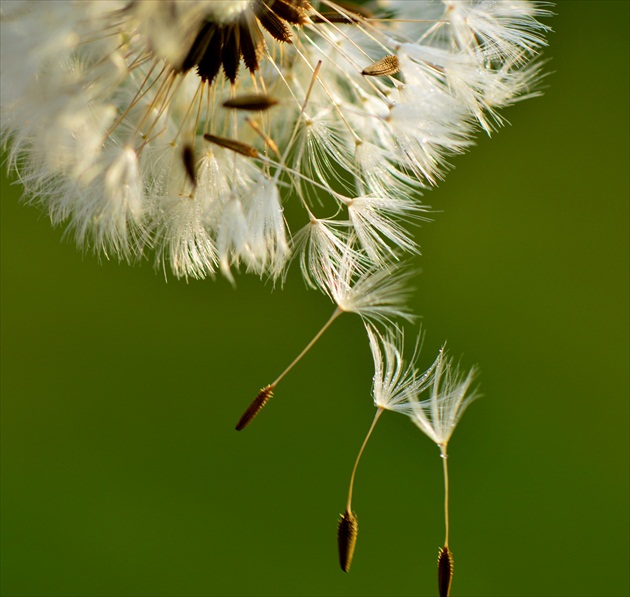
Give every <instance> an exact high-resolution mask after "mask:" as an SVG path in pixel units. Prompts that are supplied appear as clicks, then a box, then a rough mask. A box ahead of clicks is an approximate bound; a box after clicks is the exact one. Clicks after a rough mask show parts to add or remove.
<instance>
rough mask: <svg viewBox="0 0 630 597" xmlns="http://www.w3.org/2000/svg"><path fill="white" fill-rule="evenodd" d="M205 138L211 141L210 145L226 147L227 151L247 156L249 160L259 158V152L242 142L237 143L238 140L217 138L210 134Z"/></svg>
mask: <svg viewBox="0 0 630 597" xmlns="http://www.w3.org/2000/svg"><path fill="white" fill-rule="evenodd" d="M203 138H204V139H205V140H206V141H210V143H214V144H216V145H220V146H221V147H225V148H226V149H231V150H232V151H235V152H236V153H240V154H241V155H244V156H247V157H248V158H257V157H258V150H257V149H256V148H255V147H252V146H251V145H248V144H247V143H243V142H242V141H237V140H236V139H228V138H227V137H217V136H216V135H210V134H209V133H206V134H205V135H204V136H203Z"/></svg>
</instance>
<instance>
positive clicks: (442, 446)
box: [440, 444, 449, 547]
mask: <svg viewBox="0 0 630 597" xmlns="http://www.w3.org/2000/svg"><path fill="white" fill-rule="evenodd" d="M440 455H441V456H442V467H443V469H444V529H445V533H446V537H445V539H444V547H448V530H449V520H448V519H449V516H448V454H447V453H446V444H440Z"/></svg>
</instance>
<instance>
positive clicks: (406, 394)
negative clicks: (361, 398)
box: [365, 324, 439, 415]
mask: <svg viewBox="0 0 630 597" xmlns="http://www.w3.org/2000/svg"><path fill="white" fill-rule="evenodd" d="M365 329H366V331H367V334H368V338H369V340H370V350H371V351H372V359H373V360H374V378H373V380H372V397H373V399H374V405H375V406H376V407H377V408H380V409H384V410H391V411H394V412H398V413H402V414H405V415H411V414H412V413H413V412H414V404H415V403H414V399H415V397H416V396H417V395H419V394H421V393H422V392H424V391H425V390H426V389H427V388H428V387H429V386H430V385H431V383H432V381H433V378H434V373H435V369H436V366H437V364H438V360H437V359H436V360H435V361H434V362H433V364H432V365H431V366H430V367H429V368H428V369H427V370H426V371H424V372H422V373H421V372H420V371H419V369H418V368H417V366H416V362H417V360H418V357H419V354H420V347H421V344H422V334H419V335H418V337H417V340H416V345H415V348H414V351H413V354H412V356H411V358H410V359H409V361H408V362H407V361H405V358H404V354H403V351H404V340H405V337H404V333H403V331H402V330H401V329H400V328H399V327H397V326H394V327H391V328H387V329H386V330H385V332H381V331H380V330H378V329H377V328H376V327H374V326H373V325H371V324H366V326H365ZM438 359H439V357H438Z"/></svg>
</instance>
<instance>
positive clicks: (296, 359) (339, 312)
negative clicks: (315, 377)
mask: <svg viewBox="0 0 630 597" xmlns="http://www.w3.org/2000/svg"><path fill="white" fill-rule="evenodd" d="M342 313H343V311H342V310H341V309H340V308H339V307H337V308H336V309H335V311H334V313H333V314H332V315H331V316H330V319H329V320H328V321H327V322H326V323H325V324H324V326H323V327H322V329H321V330H319V332H317V334H315V337H314V338H313V339H312V340H311V341H310V342H309V343H308V344H307V345H306V347H305V348H304V350H303V351H302V352H301V353H300V354H299V355H298V356H297V357H295V358H294V359H293V361H292V362H291V364H290V365H289V366H288V367H287V368H286V369H285V370H284V371H283V372H282V373H281V374H280V375H279V376H278V378H277V379H276V381H274V382H273V383H272V384H271V386H272V387H274V388H275V387H276V386H277V385H278V384H279V383H280V380H282V378H283V377H284V376H285V375H286V374H287V373H288V372H289V371H291V369H293V367H295V365H297V363H298V362H299V361H300V359H301V358H302V357H303V356H304V355H305V354H306V353H307V352H308V351H309V350H310V349H311V348H312V347H313V344H315V342H317V341H318V340H319V339H320V338H321V336H322V334H323V333H324V332H325V331H326V330H327V329H328V328H329V327H330V325H331V324H332V322H333V321H335V319H337V317H339V316H340V315H341V314H342Z"/></svg>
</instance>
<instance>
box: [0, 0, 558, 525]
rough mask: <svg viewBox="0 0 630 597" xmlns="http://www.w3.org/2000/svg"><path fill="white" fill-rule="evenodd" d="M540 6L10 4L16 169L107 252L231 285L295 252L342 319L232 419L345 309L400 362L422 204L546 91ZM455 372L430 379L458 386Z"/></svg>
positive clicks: (7, 132)
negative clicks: (458, 161)
mask: <svg viewBox="0 0 630 597" xmlns="http://www.w3.org/2000/svg"><path fill="white" fill-rule="evenodd" d="M548 14H549V12H548V9H547V7H546V5H545V3H543V2H538V1H534V0H496V1H489V0H364V1H360V2H356V0H355V2H354V3H350V2H346V1H345V0H338V1H332V0H313V1H307V0H161V1H159V2H158V1H154V0H50V1H47V2H38V1H36V0H3V1H2V3H1V4H0V52H1V59H0V134H1V135H2V140H3V142H4V144H5V146H6V147H7V148H8V153H7V156H8V157H7V163H8V167H9V169H12V170H14V171H16V172H17V174H18V177H19V180H20V182H21V184H22V185H23V187H24V190H25V198H26V200H27V201H30V202H32V203H37V204H39V205H40V206H41V207H42V208H43V209H44V210H46V211H47V213H48V214H49V216H50V219H51V221H52V223H53V224H63V225H64V226H65V229H66V231H67V234H69V235H70V236H71V237H73V238H74V239H75V241H76V243H77V245H78V246H79V247H81V248H83V249H86V250H90V251H94V252H95V253H97V254H99V255H102V256H105V257H107V258H118V259H122V260H128V261H134V260H138V259H144V258H149V259H151V260H153V261H154V262H155V265H156V267H158V268H160V269H163V270H164V271H165V272H168V271H170V272H172V273H173V274H174V275H175V276H176V277H183V278H191V277H192V278H205V277H207V276H213V275H214V274H215V273H221V274H222V275H224V276H225V277H226V278H227V279H229V280H230V281H231V282H233V283H234V282H235V273H236V272H237V271H239V270H242V271H244V272H251V273H253V274H255V275H258V276H260V277H262V278H265V279H271V280H273V281H274V282H276V281H279V282H281V283H282V282H284V281H285V279H286V272H287V270H288V268H289V267H291V265H293V264H296V263H299V268H300V270H301V272H302V275H303V277H304V280H305V281H306V283H307V284H308V285H309V286H311V287H313V288H315V289H318V290H320V291H321V292H323V293H324V294H325V295H326V296H327V297H328V298H330V299H331V301H332V302H333V303H334V305H335V309H334V312H333V314H332V316H331V318H330V320H329V321H328V322H327V323H326V324H325V325H324V327H323V328H322V330H321V332H320V333H319V334H318V335H317V336H316V338H314V339H313V341H311V343H309V345H307V347H306V348H305V350H304V351H303V353H302V354H301V355H299V356H298V358H297V359H296V360H295V361H294V362H293V363H292V364H291V365H290V366H289V367H288V368H287V369H286V370H285V372H283V373H282V374H281V375H280V376H279V377H278V378H277V379H276V381H275V382H273V383H272V384H270V385H268V386H266V387H265V388H264V389H263V390H261V392H260V394H259V395H258V397H257V398H256V400H255V401H254V403H252V405H251V406H250V408H249V409H248V410H247V411H246V413H245V414H244V415H243V417H242V418H241V421H239V424H238V425H237V428H238V429H242V428H244V427H245V426H247V425H248V424H249V423H250V422H251V420H252V419H253V418H254V417H255V416H256V415H257V414H258V412H259V411H260V409H261V408H262V407H263V406H264V405H265V404H266V403H267V402H268V400H269V398H270V397H271V396H272V394H273V390H274V389H275V387H276V385H277V384H278V383H279V381H280V379H282V377H283V376H284V375H285V374H286V373H287V372H288V371H289V370H290V369H291V368H292V367H293V366H294V365H295V363H296V362H297V361H299V359H300V358H301V356H303V354H305V353H306V351H307V350H308V349H309V348H310V347H311V346H312V345H313V343H314V342H315V341H316V340H317V338H318V337H319V336H320V335H321V333H323V331H324V330H325V329H326V328H327V327H328V326H329V325H330V324H331V323H332V322H333V321H334V320H335V319H336V318H337V317H338V316H339V315H340V314H342V313H356V314H358V315H359V316H360V317H361V318H363V319H364V320H365V322H366V325H367V329H368V337H369V341H370V343H371V346H372V347H373V354H376V353H374V350H375V349H374V346H377V345H378V344H379V342H381V341H380V340H378V339H379V338H380V339H381V340H382V342H381V347H382V349H383V353H382V354H383V358H384V359H385V362H386V363H389V365H388V366H391V362H390V361H391V359H392V358H394V357H393V356H392V355H395V354H396V350H394V349H392V348H391V347H392V346H394V345H395V344H396V338H397V336H396V334H397V332H392V331H391V330H392V329H397V328H392V327H391V326H392V325H394V322H395V321H396V320H398V319H400V318H410V317H411V314H410V312H409V311H408V309H407V307H406V306H405V298H406V295H407V294H408V291H409V288H408V284H407V274H406V272H405V270H404V269H403V264H404V258H405V256H409V255H413V254H414V253H417V251H418V245H417V241H416V239H415V236H414V234H413V231H412V230H411V229H410V226H413V224H414V223H415V222H417V221H418V220H419V219H422V218H426V217H427V212H428V211H429V207H428V206H427V205H426V204H424V203H422V202H421V200H420V197H421V195H422V193H423V192H424V191H425V190H426V189H428V188H430V187H432V186H434V185H436V184H437V183H438V182H439V181H440V180H441V178H442V177H443V175H444V173H445V172H446V171H447V170H448V167H449V164H448V159H449V157H450V156H453V155H456V154H459V153H462V152H463V151H465V150H466V149H467V148H469V147H470V145H471V144H472V139H473V136H474V135H475V134H476V133H477V132H479V131H485V132H487V133H491V132H492V131H493V130H494V129H496V128H497V127H498V126H500V125H501V124H502V123H503V117H502V115H501V109H503V108H505V107H507V106H509V105H511V104H512V103H514V102H516V101H519V100H522V99H524V98H527V97H531V96H532V95H535V94H536V93H537V92H536V84H537V82H538V80H539V79H540V72H539V67H538V63H537V62H536V61H535V60H534V58H535V57H536V55H537V53H538V51H539V50H540V48H541V47H542V46H544V45H545V39H544V35H545V33H546V32H547V30H548V27H547V26H546V25H544V24H542V23H541V22H540V21H539V19H540V18H541V17H545V16H548ZM289 201H290V202H292V203H295V204H296V209H295V210H293V209H292V210H291V214H292V215H291V220H290V221H289V220H288V216H287V214H286V213H285V209H284V208H285V206H286V205H287V203H288V202H289ZM374 324H378V325H380V326H384V327H385V329H386V330H387V329H388V328H389V329H390V331H385V332H381V331H377V328H375V327H374ZM382 334H384V335H382ZM392 334H393V335H392ZM392 350H394V352H392ZM388 359H389V360H388ZM375 362H376V358H375ZM436 363H437V362H436ZM444 368H445V369H444ZM451 368H452V366H451V365H450V364H445V363H442V362H441V361H440V363H437V364H434V366H433V369H431V371H430V372H429V373H428V377H427V378H426V379H424V378H423V379H424V381H423V382H422V383H425V382H426V383H429V382H430V381H431V382H436V380H437V379H438V378H442V379H447V378H448V382H447V383H444V386H445V387H448V388H450V387H451V385H452V384H453V383H454V384H455V386H454V387H459V386H458V385H457V384H458V383H459V382H454V381H453V379H459V378H458V377H457V375H456V374H455V373H448V371H450V370H451ZM414 371H415V370H414ZM438 372H441V373H438ZM398 373H400V374H401V375H402V377H401V378H400V379H399V380H398V382H400V383H401V384H402V386H401V388H400V390H401V392H402V394H404V395H405V396H404V399H403V398H401V400H402V402H401V403H400V404H403V403H404V404H406V406H405V409H407V411H408V412H406V414H408V415H409V416H412V417H415V419H414V420H415V421H416V422H417V423H418V425H419V427H420V428H421V429H422V430H423V431H424V432H425V433H427V434H428V435H431V433H430V432H429V430H430V429H433V430H434V431H435V429H436V428H435V427H432V426H434V425H438V423H439V421H441V419H440V417H441V416H442V414H443V413H442V410H446V411H448V410H449V409H451V407H452V404H451V402H452V401H453V400H454V398H444V394H443V392H438V395H437V397H434V396H432V397H431V400H433V401H434V402H435V403H436V404H438V405H442V406H444V405H445V406H444V409H442V407H441V406H440V407H439V408H438V410H439V412H438V413H437V414H436V413H435V412H433V411H426V409H425V406H423V404H424V403H422V402H418V404H416V403H414V402H413V401H414V398H413V397H410V396H414V395H419V394H420V393H421V392H420V390H421V389H422V388H420V387H419V386H418V387H416V386H417V384H418V383H420V381H419V379H420V378H418V379H416V378H415V377H414V375H415V373H410V372H409V371H408V372H406V373H405V372H399V371H397V372H396V374H398ZM407 374H410V375H411V378H408V377H406V375H407ZM444 376H445V377H444ZM395 377H396V375H394V378H395ZM383 383H385V382H383ZM383 391H385V390H383ZM449 391H450V390H449ZM453 391H454V390H453ZM375 392H376V388H375ZM377 393H378V392H377ZM447 394H448V392H447ZM399 397H400V396H399ZM375 400H376V395H375ZM386 402H387V401H386ZM392 404H393V405H398V406H396V408H394V410H396V409H398V408H399V403H398V402H396V400H394V402H387V405H381V404H379V403H378V401H377V407H378V409H380V410H378V412H379V413H380V412H382V409H389V408H390V407H391V406H392ZM400 408H402V407H400ZM440 409H442V410H440ZM455 412H459V411H458V410H457V409H455ZM436 417H437V418H436ZM439 424H440V425H441V423H439ZM440 429H441V428H440ZM436 433H437V431H436ZM440 433H441V431H440ZM437 437H438V439H439V437H441V436H440V435H439V434H438V435H437ZM434 439H435V438H434ZM437 443H438V444H439V445H442V443H440V442H437ZM444 447H445V446H444ZM351 534H352V533H350V535H351Z"/></svg>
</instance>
